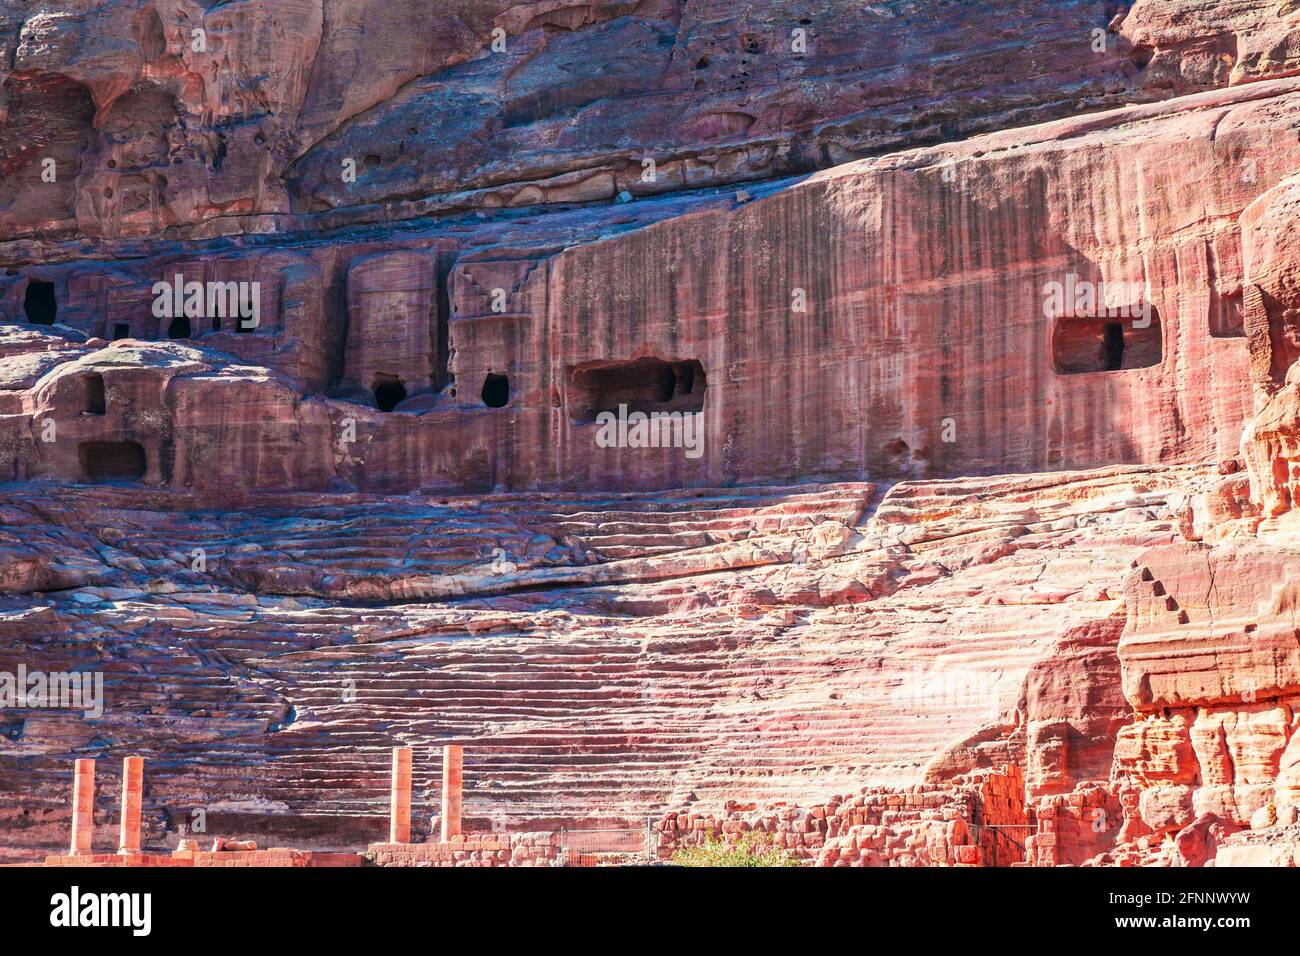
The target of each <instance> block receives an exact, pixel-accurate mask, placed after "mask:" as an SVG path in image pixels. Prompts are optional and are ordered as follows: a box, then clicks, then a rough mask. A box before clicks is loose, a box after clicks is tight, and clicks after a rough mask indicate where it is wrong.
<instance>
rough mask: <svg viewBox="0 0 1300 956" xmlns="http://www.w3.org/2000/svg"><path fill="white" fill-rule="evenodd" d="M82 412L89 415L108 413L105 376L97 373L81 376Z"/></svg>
mask: <svg viewBox="0 0 1300 956" xmlns="http://www.w3.org/2000/svg"><path fill="white" fill-rule="evenodd" d="M81 410H82V411H83V412H85V413H86V414H87V415H103V414H104V413H105V412H106V411H107V403H106V401H105V397H104V376H102V375H100V374H99V373H97V372H96V373H95V374H93V375H83V376H81Z"/></svg>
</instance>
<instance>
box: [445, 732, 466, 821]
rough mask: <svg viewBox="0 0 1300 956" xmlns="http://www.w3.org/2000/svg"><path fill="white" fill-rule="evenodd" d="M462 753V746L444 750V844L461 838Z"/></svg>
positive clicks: (454, 745)
mask: <svg viewBox="0 0 1300 956" xmlns="http://www.w3.org/2000/svg"><path fill="white" fill-rule="evenodd" d="M462 763H463V759H462V751H461V747H460V744H448V745H447V746H445V747H443V748H442V842H443V843H446V842H447V841H448V840H450V839H451V838H452V837H454V836H460V785H461V767H462Z"/></svg>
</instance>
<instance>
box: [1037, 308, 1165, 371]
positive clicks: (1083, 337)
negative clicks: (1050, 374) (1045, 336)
mask: <svg viewBox="0 0 1300 956" xmlns="http://www.w3.org/2000/svg"><path fill="white" fill-rule="evenodd" d="M1126 324H1127V326H1128V328H1125V325H1126ZM1162 353H1163V345H1162V336H1161V331H1160V314H1159V312H1157V311H1156V309H1155V308H1154V307H1152V308H1151V311H1150V315H1149V317H1148V319H1147V320H1143V319H1120V318H1118V317H1116V316H1114V315H1090V316H1065V317H1062V318H1059V319H1057V320H1056V323H1055V326H1054V327H1053V329H1052V369H1053V371H1055V372H1056V374H1057V375H1077V374H1080V373H1083V372H1127V371H1130V370H1132V369H1139V368H1149V367H1150V366H1152V365H1159V364H1160V361H1161V358H1162Z"/></svg>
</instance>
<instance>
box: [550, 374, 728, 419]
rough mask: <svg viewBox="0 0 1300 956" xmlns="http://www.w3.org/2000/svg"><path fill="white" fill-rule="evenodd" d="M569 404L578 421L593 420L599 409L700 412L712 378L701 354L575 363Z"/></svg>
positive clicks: (570, 375)
mask: <svg viewBox="0 0 1300 956" xmlns="http://www.w3.org/2000/svg"><path fill="white" fill-rule="evenodd" d="M568 386H569V405H570V409H571V411H572V414H573V418H574V420H575V421H580V422H582V421H595V419H596V416H597V415H599V414H600V413H601V412H613V413H615V414H617V413H618V410H619V406H620V405H626V406H627V410H628V412H629V413H631V412H645V413H647V414H649V413H651V412H683V413H687V412H699V411H703V410H704V393H705V390H706V389H707V388H708V379H707V376H706V375H705V372H704V366H703V365H702V364H701V363H700V362H699V360H698V359H685V360H682V361H676V362H668V361H664V360H663V359H657V358H647V359H635V360H633V361H629V362H598V363H591V364H587V365H579V366H573V367H571V368H570V369H569V372H568Z"/></svg>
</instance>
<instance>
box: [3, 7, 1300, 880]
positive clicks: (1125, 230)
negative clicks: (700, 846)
mask: <svg viewBox="0 0 1300 956" xmlns="http://www.w3.org/2000/svg"><path fill="white" fill-rule="evenodd" d="M805 6H806V5H792V4H784V3H781V2H776V0H769V2H752V3H750V2H747V3H742V4H735V3H720V2H707V0H699V2H695V0H682V2H673V0H601V2H595V3H591V2H582V3H574V2H568V0H529V2H523V3H506V2H501V3H493V2H489V0H463V2H452V3H437V4H434V3H429V2H426V0H398V2H392V0H389V2H386V3H383V4H380V3H372V2H369V0H291V2H275V3H272V2H269V0H240V2H237V3H220V4H217V3H207V2H190V0H185V2H179V3H172V2H169V3H165V4H164V3H156V2H153V0H83V2H76V3H66V4H61V5H60V6H59V7H58V9H52V8H51V7H49V5H41V4H37V5H31V4H26V3H18V2H14V0H0V54H3V55H0V173H3V178H2V179H0V322H3V326H0V481H3V482H4V484H3V486H0V516H2V517H3V521H2V527H0V673H4V674H9V673H16V672H17V671H18V669H19V668H20V667H22V668H26V669H27V670H30V671H36V670H39V671H42V672H56V671H74V670H76V671H87V672H100V673H103V674H104V679H105V688H106V697H105V700H104V705H105V706H104V712H103V714H101V715H87V714H86V713H85V712H84V711H82V710H79V709H77V708H67V707H61V708H40V707H27V708H17V709H6V710H3V711H0V780H2V781H3V785H4V786H5V787H6V788H8V789H13V790H15V791H19V792H21V793H23V795H24V796H23V799H22V800H21V801H20V802H18V803H16V804H13V805H10V806H7V807H5V808H3V809H0V848H3V849H0V859H4V860H17V859H30V858H33V857H36V856H39V855H41V854H42V853H44V852H49V851H52V850H54V849H56V848H57V847H58V846H59V845H60V844H65V843H66V785H67V780H66V776H67V769H68V765H69V763H70V760H71V759H72V757H74V756H85V755H94V756H102V757H111V756H116V755H120V754H124V753H138V754H143V755H145V756H146V757H147V758H148V761H149V767H150V771H149V774H150V781H151V784H150V791H149V797H148V801H147V806H146V833H147V841H149V842H152V843H153V844H154V845H157V846H163V845H166V846H171V845H174V843H175V841H176V840H177V839H179V837H180V835H181V832H182V824H186V823H187V821H189V820H191V819H192V815H193V812H194V811H195V810H202V811H204V815H205V816H206V818H207V820H208V821H209V826H210V827H211V828H212V829H213V830H214V831H219V832H220V835H222V836H230V837H262V836H273V837H274V838H275V839H277V840H280V841H283V842H293V843H294V845H296V846H300V847H319V848H331V849H333V848H343V847H348V846H355V845H356V844H360V843H364V842H366V841H369V840H372V839H375V838H377V837H378V836H379V835H380V833H379V831H380V829H381V827H380V824H381V823H382V817H383V809H384V803H385V800H386V794H387V789H386V788H387V778H386V766H387V764H386V756H385V755H386V752H387V749H388V748H390V747H392V746H394V745H396V744H407V745H413V746H416V747H418V748H433V747H436V746H437V745H439V744H441V743H444V742H447V741H455V742H461V743H464V744H465V746H466V748H467V753H468V755H469V759H468V762H467V787H468V790H467V794H466V806H467V815H468V817H469V823H470V825H471V828H477V829H479V830H483V831H486V830H495V831H498V832H500V831H501V830H509V831H513V832H515V833H516V834H518V833H519V831H521V830H522V831H531V830H534V829H546V828H554V827H560V826H571V825H575V824H581V823H584V822H586V823H590V822H592V821H600V820H604V821H624V822H627V821H637V822H639V821H643V820H644V819H645V818H646V817H647V816H649V815H653V816H655V817H656V820H657V821H658V830H659V834H660V836H659V840H660V846H661V848H663V849H664V850H665V851H667V850H670V849H672V848H674V847H679V846H687V845H690V844H691V843H692V842H697V841H698V840H700V839H703V838H704V836H705V835H706V834H709V833H712V832H714V831H715V830H716V831H718V832H721V833H723V834H726V835H727V836H728V837H731V836H734V835H736V834H740V833H743V832H747V831H749V830H760V831H763V832H767V833H769V834H772V835H773V836H774V839H777V840H778V841H780V842H782V844H783V845H784V846H786V847H787V848H790V849H792V851H794V852H796V854H797V855H799V856H800V857H801V858H802V859H805V860H807V861H808V862H816V863H820V864H823V865H970V864H976V863H983V864H991V865H1010V864H1012V863H1031V864H1037V865H1054V864H1062V863H1064V864H1085V863H1093V864H1120V865H1131V864H1141V863H1153V862H1154V863H1165V864H1177V865H1194V866H1199V865H1204V864H1206V863H1209V862H1214V863H1215V864H1216V865H1226V864H1229V863H1233V862H1237V863H1251V862H1267V863H1270V864H1271V863H1281V862H1286V861H1293V860H1294V859H1295V858H1296V855H1297V854H1296V852H1295V850H1294V845H1293V844H1294V842H1295V841H1294V836H1293V835H1289V834H1291V831H1289V830H1288V829H1287V826H1288V825H1289V824H1290V823H1293V822H1294V821H1295V817H1296V812H1297V810H1296V808H1297V806H1300V735H1298V734H1297V729H1298V728H1300V717H1297V705H1298V703H1300V642H1298V641H1297V634H1300V623H1298V622H1297V621H1296V613H1297V610H1296V606H1297V594H1296V589H1295V586H1294V585H1293V584H1292V583H1291V582H1292V580H1293V579H1294V578H1295V576H1296V572H1297V571H1300V566H1298V562H1300V550H1297V548H1296V540H1297V538H1296V534H1295V527H1296V525H1295V522H1296V521H1297V520H1300V519H1298V518H1297V516H1298V515H1300V509H1297V508H1296V496H1297V493H1298V492H1300V473H1298V472H1297V467H1300V466H1298V465H1297V463H1298V462H1300V438H1298V437H1297V436H1300V399H1298V397H1297V396H1298V395H1300V392H1297V389H1300V371H1297V369H1300V364H1297V362H1298V360H1300V286H1298V285H1297V269H1300V249H1297V248H1296V242H1297V240H1296V239H1295V229H1294V225H1295V223H1296V221H1297V218H1296V217H1297V213H1298V212H1300V210H1298V209H1297V197H1298V196H1300V137H1298V135H1297V134H1298V132H1300V79H1297V78H1296V77H1295V76H1294V74H1295V73H1297V72H1298V71H1300V46H1297V44H1296V40H1295V37H1296V36H1297V35H1300V7H1296V6H1295V5H1293V4H1289V3H1282V2H1281V0H1270V2H1250V0H1242V2H1234V3H1215V2H1210V0H1202V2H1196V3H1185V2H1178V3H1175V2H1173V0H1152V2H1137V3H1134V4H1133V5H1132V6H1131V7H1121V6H1116V5H1113V4H1102V3H1095V2H1085V0H1070V2H1053V3H1048V2H1038V0H1022V2H1001V3H989V4H980V5H976V6H977V7H978V9H972V8H971V5H952V4H936V3H929V2H912V0H898V2H886V3H879V4H873V5H868V6H863V5H860V4H850V3H843V2H839V0H827V2H824V3H821V4H818V5H815V7H816V8H815V9H805ZM47 161H48V162H47ZM50 170H52V171H53V172H52V175H47V171H50ZM353 173H355V175H353ZM191 284H194V285H195V286H196V287H197V288H198V290H199V293H198V294H199V304H198V305H196V306H195V307H194V308H193V309H189V308H188V307H187V306H186V305H185V302H186V301H187V300H188V295H189V293H188V291H187V290H188V289H189V288H190V286H191ZM1053 289H1055V290H1056V292H1055V293H1054V292H1053V291H1052V290H1053ZM1081 290H1082V291H1081ZM1058 294H1059V295H1063V296H1064V297H1065V306H1064V308H1054V307H1053V305H1052V302H1053V301H1054V299H1053V296H1054V295H1058ZM620 408H622V409H623V410H624V411H626V410H628V409H630V410H631V411H633V412H640V413H646V414H649V413H654V412H658V413H661V414H670V413H671V414H675V415H678V416H679V419H680V421H682V422H686V421H692V422H693V421H697V420H698V421H699V422H700V426H699V427H700V428H701V429H702V430H701V431H700V432H699V433H698V434H697V435H696V437H697V438H698V439H699V442H698V446H696V445H693V444H692V443H691V442H690V441H685V442H666V443H664V445H663V446H651V445H648V444H646V443H640V442H634V441H627V440H624V439H625V438H626V433H625V432H620V433H619V440H617V441H614V442H610V441H607V440H605V439H606V438H608V434H607V433H605V432H604V431H603V430H602V429H603V428H604V425H603V424H602V423H603V421H604V420H603V419H602V417H601V415H602V413H613V412H615V411H616V410H618V409H620ZM681 416H685V417H684V418H682V417H681ZM695 416H698V418H696V417H695ZM678 437H682V433H680V432H679V433H678ZM437 770H438V767H437V766H436V764H432V765H431V764H429V763H428V762H423V763H422V764H421V769H420V770H419V773H418V774H417V780H416V794H417V796H416V803H417V818H418V819H417V824H416V830H417V833H418V834H421V835H423V834H427V833H430V832H431V831H432V826H431V820H430V815H431V813H432V812H433V798H434V796H435V791H436V783H435V775H436V771H437ZM421 775H423V776H421ZM98 811H99V814H100V816H101V821H106V820H107V817H108V815H109V814H111V812H112V810H111V806H110V801H109V798H108V788H101V794H100V802H99V805H98ZM1252 827H1253V829H1252ZM1000 833H1001V835H999V834H1000ZM1007 834H1013V835H1011V836H1008V835H1007Z"/></svg>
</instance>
